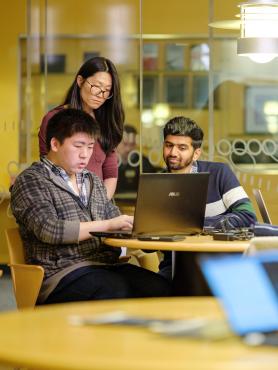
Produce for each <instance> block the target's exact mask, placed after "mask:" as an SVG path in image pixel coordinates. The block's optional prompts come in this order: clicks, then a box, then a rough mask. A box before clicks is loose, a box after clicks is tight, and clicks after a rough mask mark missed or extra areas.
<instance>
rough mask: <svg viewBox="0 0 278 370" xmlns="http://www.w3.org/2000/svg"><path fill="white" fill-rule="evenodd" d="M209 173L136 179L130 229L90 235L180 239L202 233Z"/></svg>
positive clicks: (157, 174)
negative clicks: (132, 219)
mask: <svg viewBox="0 0 278 370" xmlns="http://www.w3.org/2000/svg"><path fill="white" fill-rule="evenodd" d="M208 180H209V173H207V172H202V173H189V174H171V173H152V174H141V175H140V178H139V185H138V192H137V198H136V207H135V214H134V225H133V230H132V231H130V232H126V231H123V230H119V231H116V232H115V231H111V232H105V233H98V232H92V233H91V234H92V235H93V236H105V237H120V238H123V237H132V238H138V239H143V240H148V239H150V240H168V239H169V241H170V240H179V239H181V238H182V236H184V235H192V234H198V233H200V232H202V230H203V225H204V216H205V209H206V201H207V191H208Z"/></svg>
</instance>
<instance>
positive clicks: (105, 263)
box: [11, 109, 170, 304]
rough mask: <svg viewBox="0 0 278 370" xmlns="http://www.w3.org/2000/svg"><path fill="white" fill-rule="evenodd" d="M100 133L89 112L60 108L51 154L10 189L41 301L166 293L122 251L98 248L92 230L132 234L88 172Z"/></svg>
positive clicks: (50, 132)
mask: <svg viewBox="0 0 278 370" xmlns="http://www.w3.org/2000/svg"><path fill="white" fill-rule="evenodd" d="M98 135H99V126H98V124H97V122H96V121H95V119H94V118H92V117H91V116H90V115H89V114H87V113H85V112H83V111H80V110H75V109H65V110H63V111H61V112H59V113H57V114H56V115H54V116H53V117H52V118H51V119H50V121H49V124H48V127H47V134H46V142H47V146H48V150H49V152H48V154H47V156H46V157H43V158H41V161H39V162H35V163H33V164H32V165H31V166H30V167H29V168H27V169H26V170H25V171H23V172H22V173H21V174H20V175H19V176H18V178H17V179H16V181H15V184H14V185H13V187H12V190H11V207H12V211H13V214H14V216H15V218H16V221H17V223H18V225H19V231H20V235H21V237H22V241H23V244H24V248H25V256H26V261H27V263H30V264H38V265H41V266H42V267H43V268H44V270H45V278H44V281H43V284H42V288H41V291H40V294H39V298H38V304H47V303H58V302H70V301H82V300H94V299H110V298H129V297H152V296H166V295H169V294H170V285H169V283H168V282H167V281H166V279H164V277H162V276H160V275H158V274H155V273H153V272H151V271H147V270H145V269H143V268H140V267H137V266H134V265H131V264H128V263H120V261H119V254H120V251H121V250H120V249H119V248H112V247H108V246H105V245H102V244H101V243H100V241H99V239H98V238H94V237H92V236H91V234H90V232H92V231H108V230H116V229H117V230H118V229H131V228H132V223H133V217H131V216H127V215H120V212H119V209H118V208H117V207H116V206H115V205H114V204H113V203H112V202H111V201H110V200H108V198H107V195H106V190H105V187H104V185H103V183H102V181H101V180H100V179H99V178H98V177H97V176H96V175H95V174H93V173H91V172H89V171H88V170H86V165H87V163H88V161H89V159H90V156H91V154H92V152H93V147H94V142H95V140H97V137H98Z"/></svg>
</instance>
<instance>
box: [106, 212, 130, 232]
mask: <svg viewBox="0 0 278 370" xmlns="http://www.w3.org/2000/svg"><path fill="white" fill-rule="evenodd" d="M109 221H110V225H109V229H108V230H109V231H111V230H112V231H113V230H131V229H132V226H133V216H128V215H121V216H118V217H115V218H111V219H110V220H109Z"/></svg>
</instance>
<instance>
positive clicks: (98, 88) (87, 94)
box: [77, 72, 112, 113]
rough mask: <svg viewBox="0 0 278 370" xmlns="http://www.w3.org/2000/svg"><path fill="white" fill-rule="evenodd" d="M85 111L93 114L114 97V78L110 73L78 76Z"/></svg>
mask: <svg viewBox="0 0 278 370" xmlns="http://www.w3.org/2000/svg"><path fill="white" fill-rule="evenodd" d="M77 83H78V86H79V87H80V96H81V99H82V106H83V109H84V110H85V111H86V112H88V113H92V111H94V110H95V109H98V108H99V107H101V106H102V104H104V103H105V101H106V100H107V98H110V97H111V95H112V77H111V75H110V73H108V72H97V73H95V74H94V75H92V76H90V77H87V78H86V79H85V78H83V77H82V76H80V75H79V76H77Z"/></svg>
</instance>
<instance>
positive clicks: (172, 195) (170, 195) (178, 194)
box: [168, 191, 181, 197]
mask: <svg viewBox="0 0 278 370" xmlns="http://www.w3.org/2000/svg"><path fill="white" fill-rule="evenodd" d="M180 195H181V194H180V192H179V191H170V193H169V194H168V197H179V196H180Z"/></svg>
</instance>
